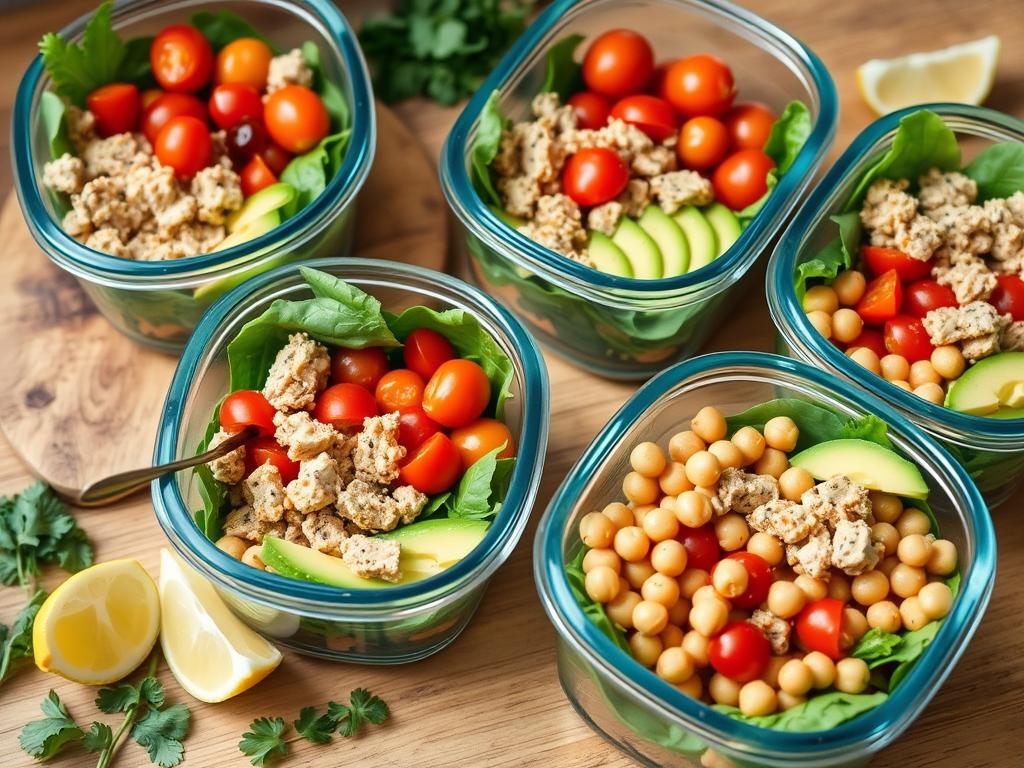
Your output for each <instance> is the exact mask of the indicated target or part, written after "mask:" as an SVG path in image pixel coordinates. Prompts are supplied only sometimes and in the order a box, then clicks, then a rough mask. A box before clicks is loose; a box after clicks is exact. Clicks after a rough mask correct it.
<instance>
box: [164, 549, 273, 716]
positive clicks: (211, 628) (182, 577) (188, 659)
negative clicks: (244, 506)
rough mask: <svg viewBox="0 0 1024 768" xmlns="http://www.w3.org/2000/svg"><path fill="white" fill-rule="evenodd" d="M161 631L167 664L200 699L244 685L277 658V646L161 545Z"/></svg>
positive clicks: (244, 687)
mask: <svg viewBox="0 0 1024 768" xmlns="http://www.w3.org/2000/svg"><path fill="white" fill-rule="evenodd" d="M160 604H161V617H162V620H163V626H164V631H163V632H162V633H161V635H160V647H161V648H162V649H163V652H164V658H165V659H167V666H169V667H170V668H171V672H172V673H173V674H174V676H175V678H177V680H178V682H179V683H181V687H182V688H184V689H185V690H186V691H188V692H189V693H190V694H192V695H193V696H195V697H196V698H197V699H199V700H200V701H205V702H207V703H210V704H212V703H214V702H218V701H224V700H225V699H229V698H231V697H232V696H235V695H237V694H239V693H241V692H242V691H245V690H248V689H249V688H251V687H252V686H254V685H256V683H258V682H259V681H260V680H262V679H263V678H265V677H266V676H267V675H269V674H270V673H271V672H273V671H274V670H275V669H277V665H278V664H280V663H281V652H280V651H278V650H277V648H275V647H274V646H273V645H271V644H270V643H269V642H267V641H266V640H264V639H263V638H262V637H261V636H260V635H258V634H257V633H256V632H254V631H253V630H252V629H250V628H249V627H247V626H246V625H245V624H244V623H243V622H242V620H241V619H239V618H238V617H237V616H235V614H233V613H232V612H231V609H230V608H228V607H227V605H225V603H224V600H222V599H221V596H220V595H218V594H217V591H216V590H215V589H214V588H213V585H211V584H210V582H208V581H206V580H205V579H204V578H202V577H201V576H200V575H199V574H198V573H196V572H195V571H194V570H192V568H190V567H189V566H188V565H187V564H186V563H184V562H183V561H182V560H181V559H180V558H179V557H178V556H177V555H175V554H172V553H171V552H170V551H168V550H166V549H162V550H160Z"/></svg>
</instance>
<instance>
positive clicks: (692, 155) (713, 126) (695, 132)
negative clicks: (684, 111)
mask: <svg viewBox="0 0 1024 768" xmlns="http://www.w3.org/2000/svg"><path fill="white" fill-rule="evenodd" d="M728 151H729V136H728V134H727V133H726V130H725V126H724V125H722V121H721V120H718V119H717V118H714V117H691V118H690V119H689V120H687V121H686V122H685V123H683V127H682V128H680V129H679V141H677V142H676V155H677V156H678V157H679V162H680V163H682V164H683V166H685V167H686V168H692V169H694V170H698V171H703V170H706V169H708V168H713V167H714V166H716V165H718V164H719V163H720V162H722V160H723V158H724V157H725V154H726V152H728Z"/></svg>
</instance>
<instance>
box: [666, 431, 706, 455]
mask: <svg viewBox="0 0 1024 768" xmlns="http://www.w3.org/2000/svg"><path fill="white" fill-rule="evenodd" d="M707 447H708V446H707V443H705V442H704V441H703V440H701V439H700V438H699V437H698V436H697V434H696V433H695V432H693V431H692V430H689V429H688V430H686V431H685V432H676V434H674V435H672V438H671V439H670V440H669V441H668V455H669V456H671V457H672V461H678V462H679V463H680V464H685V463H686V461H687V459H689V458H690V457H691V456H693V454H695V453H696V452H697V451H703V450H705V449H706V448H707Z"/></svg>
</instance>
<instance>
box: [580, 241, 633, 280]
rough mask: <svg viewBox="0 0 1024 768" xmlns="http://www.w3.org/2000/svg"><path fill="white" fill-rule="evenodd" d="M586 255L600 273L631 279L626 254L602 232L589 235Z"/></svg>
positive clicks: (630, 267)
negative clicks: (587, 254)
mask: <svg viewBox="0 0 1024 768" xmlns="http://www.w3.org/2000/svg"><path fill="white" fill-rule="evenodd" d="M587 253H589V254H590V260H591V261H592V262H594V266H595V267H597V268H598V269H599V270H600V271H602V272H607V273H608V274H609V275H618V276H619V277H633V266H632V265H631V264H630V263H629V259H627V258H626V254H624V253H623V252H622V249H621V248H619V246H617V245H616V244H615V243H613V242H612V239H611V238H610V237H608V235H606V234H604V233H603V232H590V233H589V241H588V243H587Z"/></svg>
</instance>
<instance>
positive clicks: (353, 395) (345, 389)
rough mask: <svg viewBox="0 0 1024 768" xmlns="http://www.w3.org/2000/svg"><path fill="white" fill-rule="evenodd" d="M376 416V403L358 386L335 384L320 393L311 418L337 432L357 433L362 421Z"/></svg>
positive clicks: (371, 396)
mask: <svg viewBox="0 0 1024 768" xmlns="http://www.w3.org/2000/svg"><path fill="white" fill-rule="evenodd" d="M376 415H377V401H376V400H374V399H373V395H371V394H370V393H369V392H368V391H367V390H365V389H363V388H362V387H360V386H359V385H358V384H348V383H343V384H335V385H333V386H330V387H328V388H327V389H325V390H324V391H323V392H321V393H320V397H318V398H317V401H316V405H315V406H314V407H313V417H314V418H315V419H316V420H317V421H319V422H321V423H323V424H330V425H331V426H332V427H334V428H335V429H336V430H338V431H339V432H348V433H352V432H358V431H359V430H360V429H362V428H363V420H364V419H367V418H369V417H371V416H376Z"/></svg>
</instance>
